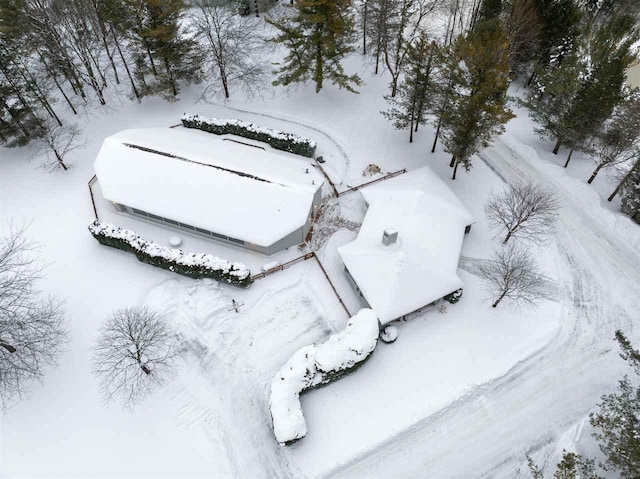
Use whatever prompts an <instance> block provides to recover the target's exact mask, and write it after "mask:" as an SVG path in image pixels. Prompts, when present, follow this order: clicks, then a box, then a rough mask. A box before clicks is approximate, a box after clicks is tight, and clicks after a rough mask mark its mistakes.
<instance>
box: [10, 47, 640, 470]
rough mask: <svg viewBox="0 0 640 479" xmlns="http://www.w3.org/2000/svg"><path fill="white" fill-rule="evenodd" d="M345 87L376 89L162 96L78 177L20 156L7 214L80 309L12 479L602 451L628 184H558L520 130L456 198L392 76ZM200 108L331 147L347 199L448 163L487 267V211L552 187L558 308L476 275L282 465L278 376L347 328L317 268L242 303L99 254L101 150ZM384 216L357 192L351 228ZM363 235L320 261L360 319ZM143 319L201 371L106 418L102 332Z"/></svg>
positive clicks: (283, 276)
mask: <svg viewBox="0 0 640 479" xmlns="http://www.w3.org/2000/svg"><path fill="white" fill-rule="evenodd" d="M346 69H347V71H356V70H358V71H360V74H361V76H362V77H363V80H364V81H365V82H366V85H365V86H363V87H362V89H361V93H360V94H359V95H354V94H351V93H348V92H345V91H339V90H337V89H335V88H332V87H330V86H327V87H325V88H324V89H323V90H322V91H321V92H320V93H319V94H316V93H314V92H313V88H312V87H311V86H310V85H304V86H301V87H298V88H296V89H291V90H274V92H273V95H271V94H269V93H268V94H266V95H265V98H264V99H263V100H259V101H254V102H251V103H247V102H243V101H241V100H239V99H235V100H234V101H232V102H231V103H230V104H229V105H226V106H223V105H212V104H203V103H200V104H194V100H193V99H194V98H196V97H197V87H194V88H192V89H191V90H188V91H186V92H185V93H184V95H183V97H182V100H180V101H179V102H176V103H165V102H163V101H162V100H159V99H146V100H144V101H143V102H142V103H141V104H134V103H123V104H118V105H116V106H114V108H112V109H111V110H105V111H96V112H93V114H92V115H91V116H90V117H87V118H84V119H83V120H82V123H83V127H84V130H83V132H84V136H85V138H86V141H87V145H86V148H84V149H83V150H78V151H75V152H73V153H72V154H71V155H70V157H69V160H70V163H72V164H73V168H72V169H71V170H70V171H68V172H66V173H55V174H46V173H44V172H43V171H42V170H40V169H38V168H37V160H33V161H32V162H31V163H28V162H27V161H26V160H27V158H28V157H29V156H30V155H31V151H32V150H31V148H30V147H28V148H24V149H6V148H2V149H0V156H1V160H2V161H1V162H0V207H1V213H2V217H3V218H5V217H6V218H11V219H12V220H13V221H17V222H21V221H25V220H26V221H31V222H32V224H31V226H30V228H29V233H30V235H31V236H32V237H33V238H35V239H36V240H37V241H38V242H40V243H41V244H42V254H43V256H44V257H45V258H46V259H47V260H48V261H50V262H51V266H50V267H49V268H48V270H47V279H46V280H45V281H43V284H42V286H43V289H45V290H47V291H51V292H54V293H56V294H58V295H60V296H61V297H64V298H66V299H67V303H66V304H67V316H68V319H69V323H70V329H71V333H72V334H71V343H70V344H69V347H68V352H67V353H66V354H65V355H64V356H63V357H62V358H61V361H60V366H59V367H58V368H56V369H52V370H51V371H48V372H47V374H46V377H45V382H44V384H43V385H36V386H35V387H34V390H33V393H32V395H31V397H30V398H29V400H27V401H24V402H22V403H20V404H18V405H17V406H15V407H14V408H12V409H10V410H9V411H8V413H7V414H6V415H5V416H4V417H3V418H2V422H1V423H0V427H1V428H2V429H1V431H0V440H1V442H0V474H3V475H5V476H6V477H227V476H235V477H252V478H258V477H303V476H308V477H317V476H322V477H333V476H338V475H340V476H342V477H417V476H421V477H425V476H426V477H443V476H444V477H470V476H473V477H479V476H487V475H489V476H491V477H513V475H514V471H515V470H516V469H517V468H518V467H522V464H523V460H524V455H525V454H526V453H527V452H533V453H534V454H535V453H536V452H537V453H539V454H540V455H541V456H544V455H546V456H545V457H551V455H552V454H555V453H556V452H557V451H556V449H557V446H558V444H562V445H563V447H569V446H567V442H569V443H571V444H573V443H575V442H576V441H575V438H576V437H585V434H584V433H583V434H582V435H580V436H579V435H577V434H570V433H567V431H571V430H572V428H574V427H575V425H576V424H578V423H579V422H580V421H581V420H582V419H583V418H584V416H585V415H586V414H587V413H588V411H589V409H590V408H592V407H593V405H594V404H595V403H596V401H597V398H598V397H599V395H600V394H602V393H603V392H606V391H609V390H611V389H612V388H613V387H615V378H616V377H617V376H618V375H619V373H620V371H621V370H622V369H621V368H622V365H621V364H620V363H621V362H620V361H618V360H616V358H617V353H616V351H615V349H612V348H614V343H613V341H612V340H611V338H612V336H613V332H614V330H615V329H616V328H618V327H621V328H624V329H625V331H627V332H628V333H629V335H630V337H631V338H633V339H636V338H637V337H638V331H637V329H636V327H635V324H634V323H636V322H637V320H638V318H637V311H638V297H639V294H638V293H639V292H640V277H639V274H640V273H639V271H640V264H639V262H640V261H639V259H638V254H637V251H638V250H637V247H638V245H640V241H639V238H640V234H639V232H638V230H639V228H637V225H633V224H631V222H630V221H629V220H628V219H627V218H625V217H623V216H622V215H621V214H619V213H617V212H616V211H612V210H611V209H610V207H615V204H614V205H613V206H612V205H609V204H603V203H602V201H599V200H600V198H599V196H596V195H597V194H598V193H600V194H602V193H603V192H606V194H608V191H609V187H610V185H608V184H607V185H605V186H606V187H604V186H598V185H599V184H600V183H599V182H603V181H606V176H605V175H603V177H602V178H599V179H598V180H596V183H595V185H594V187H584V186H583V185H582V183H581V181H584V179H582V176H583V172H582V171H578V165H581V164H582V163H581V162H582V161H584V162H585V163H586V160H581V159H580V157H579V156H578V157H576V158H575V159H574V160H572V161H573V164H572V165H570V168H569V169H568V170H567V171H560V170H559V167H558V166H557V165H558V164H559V161H560V160H559V159H556V157H554V156H553V155H551V154H550V153H549V152H550V149H551V148H550V147H549V144H548V142H541V141H540V140H538V139H537V137H535V135H534V134H533V132H532V124H531V123H530V121H529V120H528V119H527V118H526V117H523V116H522V115H521V116H519V117H518V118H516V119H514V120H513V121H512V123H511V124H510V125H509V126H508V128H507V133H506V135H505V136H504V138H503V139H502V140H499V141H498V142H496V144H495V146H494V147H491V148H489V149H487V150H485V152H483V154H482V155H481V157H479V158H476V159H475V160H474V163H475V164H474V167H473V169H472V171H471V172H470V173H468V174H459V177H458V179H457V180H456V181H455V182H453V181H449V180H448V177H449V175H450V169H449V167H448V158H447V156H446V155H445V154H444V153H443V152H442V151H440V150H438V151H437V152H436V153H435V154H430V153H428V151H429V149H430V144H431V141H432V140H433V131H432V129H431V128H428V127H425V128H421V129H420V130H419V131H418V134H417V135H416V139H415V141H414V143H413V144H409V143H408V132H406V131H401V132H398V131H395V130H393V128H392V127H391V125H390V124H389V123H388V122H387V121H386V120H385V119H384V118H383V117H382V116H381V115H380V114H379V111H380V110H381V109H384V108H385V102H384V100H383V99H382V95H383V94H384V93H386V88H387V82H388V76H387V75H386V74H384V73H383V74H381V75H379V76H377V77H375V76H374V75H373V74H372V71H371V69H369V68H363V67H362V66H361V59H360V58H359V57H358V56H354V57H353V58H351V59H349V61H348V62H347V65H346ZM184 111H191V112H197V113H200V114H202V115H205V116H212V117H221V118H232V117H237V118H239V119H242V120H248V121H252V122H254V123H255V124H258V125H261V126H265V127H269V128H275V129H279V130H283V131H290V132H293V133H296V134H299V135H302V136H306V137H310V138H313V139H314V140H316V141H317V142H318V153H319V154H322V155H323V156H324V158H325V160H326V161H327V163H326V164H325V167H326V170H327V172H328V174H329V176H330V177H331V178H332V180H333V181H334V182H336V183H339V184H341V186H343V187H346V186H347V185H353V184H360V183H362V182H364V181H365V179H364V177H363V176H362V172H363V170H364V168H365V167H366V166H367V165H369V164H371V163H375V164H377V165H379V166H380V167H381V169H382V171H384V172H390V171H396V170H398V169H401V168H407V169H414V168H417V167H420V166H423V165H425V164H427V165H429V166H431V167H432V168H433V169H434V171H435V172H436V173H437V174H438V175H440V176H441V177H442V178H447V183H448V184H449V185H450V186H451V188H452V189H453V190H454V192H455V193H456V194H457V195H458V196H459V198H460V199H461V200H462V202H463V203H464V204H465V206H466V207H467V208H468V209H469V210H470V211H471V213H472V214H473V215H474V216H475V217H476V218H477V219H478V222H477V223H476V224H475V225H474V227H473V230H472V232H471V233H470V234H469V235H468V237H467V238H466V240H465V244H464V246H463V256H464V257H465V263H466V264H470V265H472V264H473V262H474V261H475V260H476V259H482V258H487V257H488V256H489V255H490V251H491V249H492V248H494V247H496V246H497V245H498V242H497V241H496V240H493V239H492V235H491V233H490V232H489V231H488V228H487V225H486V222H485V220H484V215H483V203H484V201H485V200H486V198H487V196H488V195H489V193H490V192H491V191H493V190H495V189H498V188H502V187H503V186H504V181H512V180H514V179H518V178H522V177H527V178H532V179H536V180H538V181H540V182H542V183H544V184H548V185H550V186H552V187H554V188H556V189H557V190H558V191H559V192H560V193H561V194H562V203H563V209H562V212H561V215H560V225H559V228H558V232H557V234H556V235H555V236H554V237H553V239H552V241H550V243H549V244H548V245H546V246H544V247H542V248H539V249H537V250H536V257H537V259H538V261H539V263H540V265H541V267H542V269H543V270H544V272H545V273H546V274H547V275H548V276H550V277H551V279H552V280H553V281H555V289H556V295H555V296H554V295H550V296H549V299H547V300H545V301H543V302H542V303H541V304H540V306H539V308H537V309H534V310H522V311H517V310H512V309H509V308H507V307H503V305H500V306H499V307H498V308H497V309H495V310H494V309H492V308H491V307H490V304H489V303H488V302H487V301H486V300H484V291H483V288H482V284H481V282H480V280H479V279H478V278H477V277H475V276H473V275H472V274H469V273H468V272H466V271H460V275H461V277H462V279H463V281H464V282H465V290H464V295H463V298H462V300H461V301H460V302H459V303H458V304H456V305H449V306H448V307H447V312H446V313H442V312H439V311H438V310H437V309H431V310H428V311H426V312H424V313H422V314H421V315H419V316H417V317H415V318H413V319H411V320H410V321H407V322H404V323H401V324H399V330H400V336H399V338H398V340H397V341H396V342H395V343H393V344H383V343H380V344H379V345H378V347H377V349H376V351H375V352H374V353H373V356H372V357H371V359H370V360H369V361H368V362H367V363H366V364H365V365H364V366H363V367H362V368H361V369H360V370H359V371H358V372H357V373H356V374H354V375H351V376H349V377H347V378H344V379H342V380H341V381H339V382H336V383H333V384H331V385H329V386H326V387H324V388H322V389H319V390H315V391H312V392H310V393H308V394H307V395H304V396H303V399H302V406H303V410H304V411H305V414H306V418H307V425H308V429H309V432H308V435H307V437H306V438H304V439H303V440H302V441H300V442H299V443H297V444H295V445H294V446H292V447H290V448H284V447H281V446H279V445H278V444H277V443H276V441H275V440H274V438H273V434H272V430H271V419H270V415H269V410H268V403H267V401H268V394H269V384H270V381H271V378H272V377H273V375H274V374H275V372H276V371H277V370H278V369H279V368H280V367H281V366H282V364H284V362H285V361H286V360H287V359H288V358H289V357H290V355H291V354H292V353H293V352H295V351H296V350H297V349H299V348H300V347H302V346H304V345H307V344H311V343H313V342H316V341H319V340H321V339H323V338H326V337H327V336H329V335H330V334H332V333H334V332H336V331H339V330H340V329H342V328H343V327H344V325H345V324H346V321H347V319H348V316H347V314H346V312H345V311H344V310H343V309H342V307H341V305H340V303H339V302H338V301H337V299H336V297H335V295H334V293H333V291H332V290H331V288H330V286H329V285H328V283H327V281H326V279H325V278H324V276H323V274H322V271H321V270H320V268H319V267H318V265H317V264H316V262H315V261H305V262H302V263H299V264H296V265H294V266H293V267H291V268H290V269H287V270H285V271H283V272H278V273H275V274H273V275H271V276H269V277H267V278H265V279H261V280H258V281H257V282H256V283H255V284H254V285H253V286H252V287H251V288H249V289H248V290H240V289H236V288H232V287H229V286H222V285H218V284H217V283H215V282H212V281H205V280H200V281H196V280H190V279H186V278H182V277H177V276H175V275H173V274H171V273H170V272H167V271H163V270H160V269H156V268H153V267H151V266H148V265H145V264H142V263H139V262H138V261H137V260H136V259H135V258H134V257H133V256H131V255H128V254H126V253H124V252H121V251H116V250H113V249H110V248H106V247H103V246H100V245H99V244H98V243H97V242H96V241H95V240H94V239H93V238H92V237H91V235H90V234H89V232H88V231H87V225H88V224H89V222H90V221H91V220H92V219H93V209H92V206H91V202H90V200H89V192H88V187H87V181H88V180H89V179H90V178H91V177H92V175H93V160H94V158H95V156H96V154H97V152H98V150H99V148H100V145H101V142H102V140H103V139H104V138H105V137H106V136H108V135H111V134H113V133H115V132H117V131H119V130H121V129H124V128H133V127H154V126H169V125H173V124H175V123H177V122H178V119H179V118H180V116H181V114H182V113H183V112H184ZM518 113H521V112H518ZM554 159H555V165H556V166H554V163H553V161H554ZM573 165H576V166H575V169H574V166H573ZM561 166H562V165H560V168H561ZM587 176H588V175H587ZM578 177H580V179H578ZM585 179H586V178H585ZM604 203H606V201H605V202H604ZM100 207H102V208H104V205H102V206H100ZM364 212H365V208H364V205H363V204H362V200H361V198H360V195H359V194H358V193H351V194H348V195H345V196H343V197H341V199H340V201H339V205H338V207H337V208H336V210H335V211H334V214H336V215H338V214H339V215H340V216H342V217H344V218H346V219H348V220H350V221H354V222H360V221H362V218H363V215H364ZM111 216H112V217H113V218H115V219H110V218H109V219H108V220H109V221H114V222H116V223H118V221H120V220H121V221H120V223H118V224H121V225H122V226H124V227H127V228H132V229H135V230H138V231H139V232H140V233H141V234H142V235H143V236H145V237H147V235H148V237H149V239H152V240H155V241H160V240H161V239H162V240H163V241H165V242H166V238H167V237H168V236H170V233H169V232H168V231H163V230H162V228H160V227H159V226H157V225H151V224H148V223H139V222H137V220H135V219H132V218H126V217H123V216H121V215H116V214H111ZM116 220H118V221H116ZM353 237H354V233H353V232H350V231H346V230H340V231H338V232H337V233H336V234H335V235H334V236H333V237H332V238H331V239H330V240H329V241H328V242H327V244H326V245H325V246H324V247H323V249H322V250H321V251H320V252H319V257H320V259H321V261H323V264H324V265H325V267H326V268H327V271H328V273H329V276H330V277H331V278H332V280H333V282H334V284H335V285H336V288H337V289H338V292H339V293H340V295H341V296H342V297H344V299H345V303H346V304H347V307H348V308H349V310H350V311H351V312H352V313H355V311H356V310H357V308H358V307H359V304H358V301H359V300H358V298H357V296H356V295H355V294H354V292H353V290H352V289H351V287H350V286H349V283H348V282H347V281H346V278H345V277H344V273H343V272H342V268H341V265H340V264H339V260H338V257H337V254H336V251H335V250H336V248H337V247H338V246H339V245H340V244H344V243H346V242H348V241H350V240H352V239H353ZM205 243H206V244H205ZM185 249H187V250H190V251H203V252H207V253H212V254H216V255H218V256H220V257H223V258H225V259H229V260H232V261H233V260H237V261H242V262H244V263H246V264H248V265H249V266H250V267H251V268H252V269H253V270H254V271H255V272H257V270H259V268H260V267H261V265H262V264H264V263H266V262H269V261H272V259H271V258H264V257H260V256H259V255H253V254H252V253H247V252H244V251H240V250H237V249H234V248H232V247H229V246H221V245H217V244H214V243H207V242H205V241H204V240H201V239H197V238H195V237H194V238H186V240H185ZM298 254H299V252H297V251H288V252H284V253H282V254H281V255H280V256H278V257H277V258H276V260H278V261H284V260H286V259H290V258H291V257H293V256H296V255H298ZM465 269H469V270H470V271H471V270H473V268H472V267H470V268H465ZM232 299H235V300H236V301H238V302H240V303H244V305H243V306H242V307H241V311H240V313H236V312H234V311H230V307H231V300H232ZM136 304H148V305H150V306H153V307H156V308H158V309H161V310H162V311H164V312H166V313H167V315H168V316H169V317H170V318H171V320H172V322H173V324H174V325H175V327H176V329H177V330H178V331H180V334H181V337H182V338H183V340H184V346H185V347H184V351H185V353H184V355H183V360H182V361H181V364H180V370H179V372H178V374H177V375H176V378H175V379H174V380H173V381H172V382H170V383H169V384H168V385H167V386H166V387H164V388H162V389H160V390H158V391H156V392H155V393H154V394H152V395H151V396H150V397H148V398H147V399H145V400H144V401H143V402H141V403H140V404H138V405H137V406H136V407H135V409H134V410H133V411H128V410H122V409H121V408H120V406H119V405H117V404H111V405H109V406H104V405H103V404H102V402H101V398H100V397H99V394H98V386H97V382H96V380H95V378H94V377H93V376H92V374H91V363H90V358H91V346H92V344H93V343H94V342H95V340H96V336H97V329H98V325H99V324H100V321H101V320H102V319H103V318H104V317H105V316H106V315H108V314H109V312H111V311H112V310H113V309H116V308H120V307H125V306H132V305H136ZM587 436H588V435H587ZM567 438H573V439H572V440H571V441H568V440H567ZM560 439H562V443H558V441H559V440H560ZM571 444H569V445H571Z"/></svg>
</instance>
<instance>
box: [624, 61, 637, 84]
mask: <svg viewBox="0 0 640 479" xmlns="http://www.w3.org/2000/svg"><path fill="white" fill-rule="evenodd" d="M625 75H626V80H627V85H628V86H629V87H630V88H640V62H636V63H634V64H633V65H631V66H630V67H629V68H628V69H627V71H626V73H625Z"/></svg>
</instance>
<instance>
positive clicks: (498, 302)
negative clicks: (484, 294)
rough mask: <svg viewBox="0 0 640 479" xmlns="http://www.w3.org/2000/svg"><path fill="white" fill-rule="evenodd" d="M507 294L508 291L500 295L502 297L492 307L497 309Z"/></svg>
mask: <svg viewBox="0 0 640 479" xmlns="http://www.w3.org/2000/svg"><path fill="white" fill-rule="evenodd" d="M506 294H507V292H506V291H505V292H503V293H502V294H501V295H500V297H499V298H498V299H496V302H495V303H493V304H492V305H491V307H492V308H495V307H496V306H498V305H499V304H500V301H502V299H503V298H504V297H505V295H506Z"/></svg>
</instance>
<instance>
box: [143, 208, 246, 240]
mask: <svg viewBox="0 0 640 479" xmlns="http://www.w3.org/2000/svg"><path fill="white" fill-rule="evenodd" d="M131 210H132V211H133V212H134V213H135V214H137V215H140V216H146V217H147V218H152V219H154V220H156V221H162V222H164V223H167V224H170V225H173V226H179V227H181V228H185V229H188V230H192V231H197V232H198V233H202V234H204V235H208V236H212V237H214V238H218V239H222V240H225V241H231V242H232V243H238V244H244V241H242V240H241V239H237V238H232V237H231V236H225V235H221V234H218V233H213V232H212V231H208V230H205V229H202V228H197V227H195V226H191V225H188V224H185V223H180V222H179V221H174V220H170V219H169V218H163V217H162V216H158V215H154V214H151V213H147V212H146V211H142V210H139V209H137V208H131Z"/></svg>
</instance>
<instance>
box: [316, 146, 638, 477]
mask: <svg viewBox="0 0 640 479" xmlns="http://www.w3.org/2000/svg"><path fill="white" fill-rule="evenodd" d="M482 159H483V160H484V161H485V162H486V163H487V164H488V165H489V166H490V167H491V168H492V169H494V170H495V171H496V172H497V173H498V174H499V175H500V176H501V177H503V178H504V179H505V180H507V181H515V180H519V179H524V178H526V179H533V180H536V181H539V182H541V183H544V184H545V185H547V186H549V187H550V188H553V189H555V190H557V193H558V194H559V195H560V196H561V204H563V205H564V207H563V209H562V211H561V213H560V221H559V227H558V232H557V235H556V238H555V240H556V242H557V245H558V248H559V250H560V252H561V261H562V262H563V263H564V264H562V265H561V267H560V271H562V272H563V274H564V275H565V276H563V277H561V278H560V283H561V286H560V295H561V296H562V297H563V298H564V299H563V301H564V306H565V308H566V309H567V314H566V315H565V318H566V319H565V322H564V324H563V325H562V327H561V330H560V332H559V334H558V336H557V338H556V339H555V340H554V341H553V342H552V343H551V344H549V345H548V346H547V347H545V348H544V349H543V350H542V351H540V352H539V353H538V354H536V355H534V356H533V357H531V358H529V359H527V360H525V361H523V362H522V363H520V364H517V365H516V366H514V367H513V368H512V369H511V371H510V372H509V373H508V374H506V375H505V376H503V377H501V378H499V379H496V380H494V381H492V382H490V383H488V384H485V385H483V386H481V387H479V388H478V389H477V390H475V391H474V392H473V393H471V394H469V395H467V396H466V397H463V398H460V399H459V400H458V401H456V402H455V403H453V404H451V405H449V406H448V407H447V408H445V409H444V410H442V411H440V412H439V413H437V414H435V415H432V416H430V417H427V418H425V419H424V420H422V421H420V422H418V423H417V424H415V425H414V426H412V427H411V428H409V429H407V430H405V431H404V432H403V433H401V434H399V435H397V436H395V437H391V438H389V439H388V440H387V441H385V442H384V443H381V444H379V445H378V446H376V447H375V448H374V449H372V450H369V451H366V452H364V453H363V454H362V455H361V456H360V457H359V458H357V459H355V460H354V461H351V462H350V463H348V464H344V465H343V466H341V467H340V468H337V469H335V470H333V471H331V472H329V473H328V474H327V475H326V477H417V476H420V477H444V476H446V477H483V476H490V477H513V476H514V474H515V471H516V470H517V468H518V467H520V466H521V465H522V463H523V460H524V456H525V454H527V453H529V452H535V451H536V450H538V449H540V448H542V447H543V446H546V445H548V444H550V443H553V442H554V441H556V440H557V439H558V437H559V436H560V435H561V434H562V433H563V432H564V431H565V430H567V429H569V428H570V427H571V426H572V425H574V424H575V423H576V422H578V421H579V420H580V419H581V418H583V417H584V416H585V415H586V414H587V413H588V412H589V410H590V409H591V408H593V407H594V405H595V404H596V403H597V401H598V398H599V396H600V395H601V394H602V393H603V392H605V391H607V390H609V389H611V388H612V387H614V384H615V380H616V378H617V377H618V376H619V375H620V373H621V371H622V364H621V363H622V361H620V360H618V355H617V351H615V346H614V343H613V341H612V337H613V333H614V331H615V330H616V329H618V328H621V329H623V330H625V331H626V332H627V333H628V334H629V335H630V336H631V337H632V338H636V337H637V330H636V329H635V325H634V324H633V322H634V319H635V320H636V322H637V311H638V310H639V309H640V308H639V306H640V305H639V304H638V303H639V296H640V295H639V294H638V293H639V292H640V258H639V257H638V254H637V252H636V251H634V250H633V249H631V248H629V247H627V246H626V245H625V244H623V243H621V242H620V241H619V240H618V239H617V238H616V237H615V232H612V231H610V230H609V229H608V228H607V226H606V225H605V224H603V223H601V222H600V221H599V220H598V219H597V218H595V217H594V216H592V215H591V214H590V213H589V212H588V211H585V210H584V208H583V207H582V205H580V204H579V203H578V202H576V201H575V200H574V199H573V198H572V197H570V196H569V195H568V194H566V193H564V192H563V190H562V189H561V188H558V187H557V184H556V183H555V181H554V180H553V179H552V178H549V177H547V176H545V175H544V174H543V173H542V172H540V171H539V170H538V169H537V168H536V167H535V166H534V165H532V164H531V163H530V162H529V161H528V159H527V158H524V157H523V156H522V155H520V154H518V153H517V152H516V151H514V150H513V149H511V148H510V147H508V146H507V145H505V144H504V143H503V142H501V141H497V142H496V144H495V145H494V146H493V147H491V148H489V149H487V150H486V151H485V152H483V154H482ZM613 284H616V285H620V286H619V288H617V289H616V290H613V288H612V285H613ZM612 290H613V291H612Z"/></svg>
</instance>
